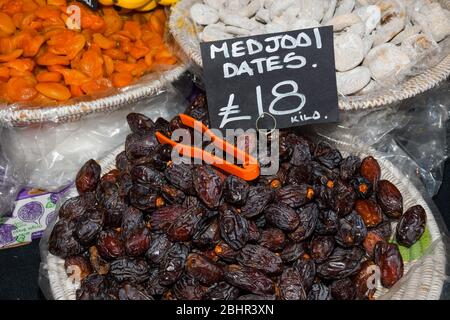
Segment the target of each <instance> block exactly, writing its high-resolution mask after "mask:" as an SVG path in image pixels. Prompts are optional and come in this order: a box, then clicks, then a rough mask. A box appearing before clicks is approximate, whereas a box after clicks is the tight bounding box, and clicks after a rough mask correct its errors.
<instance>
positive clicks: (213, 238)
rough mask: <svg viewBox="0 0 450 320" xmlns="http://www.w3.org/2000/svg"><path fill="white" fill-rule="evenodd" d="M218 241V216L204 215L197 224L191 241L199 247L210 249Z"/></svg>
mask: <svg viewBox="0 0 450 320" xmlns="http://www.w3.org/2000/svg"><path fill="white" fill-rule="evenodd" d="M219 241H220V225H219V219H218V217H212V218H209V217H204V218H202V219H201V220H200V222H199V223H198V224H197V227H196V229H195V232H194V236H193V237H192V243H193V244H194V245H195V246H197V247H199V248H201V249H212V248H214V246H215V245H216V244H217V243H218V242H219Z"/></svg>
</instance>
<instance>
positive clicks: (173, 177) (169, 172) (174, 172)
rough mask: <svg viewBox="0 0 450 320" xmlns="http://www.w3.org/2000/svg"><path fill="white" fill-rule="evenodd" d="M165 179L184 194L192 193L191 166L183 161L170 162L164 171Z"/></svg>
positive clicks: (193, 191)
mask: <svg viewBox="0 0 450 320" xmlns="http://www.w3.org/2000/svg"><path fill="white" fill-rule="evenodd" d="M164 176H165V177H166V179H167V180H168V181H169V182H170V183H171V184H173V185H174V186H175V187H177V188H178V189H180V190H181V191H183V192H184V193H186V194H194V193H195V190H194V180H193V177H192V166H191V165H188V164H184V163H180V164H173V163H172V164H170V165H169V166H167V168H166V170H165V171H164Z"/></svg>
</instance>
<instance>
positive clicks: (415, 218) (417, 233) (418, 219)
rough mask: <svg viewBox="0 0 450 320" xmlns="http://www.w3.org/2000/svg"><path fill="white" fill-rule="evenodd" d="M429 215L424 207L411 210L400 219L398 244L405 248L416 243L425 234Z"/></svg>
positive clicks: (397, 233) (397, 234) (418, 206)
mask: <svg viewBox="0 0 450 320" xmlns="http://www.w3.org/2000/svg"><path fill="white" fill-rule="evenodd" d="M426 223H427V214H426V213H425V210H424V209H423V207H422V206H420V205H417V206H414V207H411V208H409V209H408V210H406V211H405V213H404V214H403V215H402V217H401V218H400V220H399V222H398V224H397V230H396V231H397V232H396V239H397V242H398V243H399V244H400V245H402V246H405V247H410V246H412V245H413V244H414V243H416V242H417V241H418V240H419V239H420V237H422V235H423V233H424V232H425V227H426Z"/></svg>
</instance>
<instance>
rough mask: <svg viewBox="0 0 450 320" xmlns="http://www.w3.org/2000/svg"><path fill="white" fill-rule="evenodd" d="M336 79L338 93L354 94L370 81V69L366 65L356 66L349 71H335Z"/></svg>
mask: <svg viewBox="0 0 450 320" xmlns="http://www.w3.org/2000/svg"><path fill="white" fill-rule="evenodd" d="M336 80H337V89H338V92H339V94H344V95H350V94H354V93H356V92H358V91H360V90H361V89H363V88H364V87H365V86H367V84H368V83H369V82H370V70H369V69H368V68H367V67H356V68H355V69H353V70H350V71H346V72H337V73H336Z"/></svg>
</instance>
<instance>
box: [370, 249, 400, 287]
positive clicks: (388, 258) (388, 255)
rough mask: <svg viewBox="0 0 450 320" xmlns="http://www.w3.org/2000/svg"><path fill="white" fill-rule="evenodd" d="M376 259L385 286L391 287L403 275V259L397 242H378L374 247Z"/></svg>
mask: <svg viewBox="0 0 450 320" xmlns="http://www.w3.org/2000/svg"><path fill="white" fill-rule="evenodd" d="M374 260H375V263H376V264H377V265H378V266H379V267H380V272H381V284H382V285H383V287H386V288H391V287H392V286H393V285H394V284H395V283H397V281H398V280H400V278H401V277H403V259H402V256H401V255H400V251H399V250H398V246H397V245H396V244H393V243H386V242H378V243H377V244H376V245H375V249H374Z"/></svg>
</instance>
